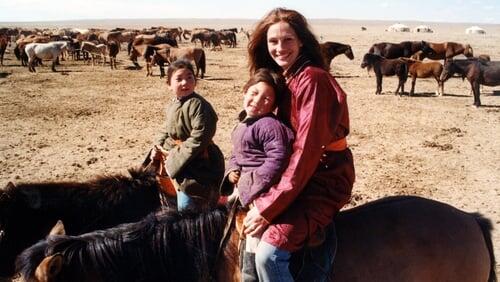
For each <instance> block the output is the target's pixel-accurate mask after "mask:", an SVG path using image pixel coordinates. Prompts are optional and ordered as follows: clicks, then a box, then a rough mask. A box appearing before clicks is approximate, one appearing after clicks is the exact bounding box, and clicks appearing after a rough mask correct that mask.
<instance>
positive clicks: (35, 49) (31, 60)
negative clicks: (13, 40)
mask: <svg viewBox="0 0 500 282" xmlns="http://www.w3.org/2000/svg"><path fill="white" fill-rule="evenodd" d="M67 46H68V42H66V41H53V42H49V43H30V44H27V45H26V47H25V49H24V50H25V51H26V54H27V55H28V68H29V71H30V72H36V70H35V60H36V59H37V58H38V59H41V60H52V71H54V72H55V71H56V68H55V65H56V61H57V58H58V57H59V55H61V53H62V52H63V51H64V50H66V48H67Z"/></svg>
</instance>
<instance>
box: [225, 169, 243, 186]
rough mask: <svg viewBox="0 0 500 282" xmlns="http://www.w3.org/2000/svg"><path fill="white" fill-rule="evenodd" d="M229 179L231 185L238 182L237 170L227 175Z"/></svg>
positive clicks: (238, 172) (238, 174)
mask: <svg viewBox="0 0 500 282" xmlns="http://www.w3.org/2000/svg"><path fill="white" fill-rule="evenodd" d="M227 178H228V179H229V182H231V183H233V184H238V181H239V180H240V171H239V170H233V171H231V172H230V173H229V175H228V176H227Z"/></svg>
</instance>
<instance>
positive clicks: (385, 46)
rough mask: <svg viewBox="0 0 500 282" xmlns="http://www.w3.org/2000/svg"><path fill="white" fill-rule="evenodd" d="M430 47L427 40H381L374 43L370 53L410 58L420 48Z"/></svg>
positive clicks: (388, 57)
mask: <svg viewBox="0 0 500 282" xmlns="http://www.w3.org/2000/svg"><path fill="white" fill-rule="evenodd" d="M426 48H428V44H427V42H425V41H403V42H400V43H389V42H381V43H375V44H373V45H372V46H371V47H370V49H369V50H368V53H370V54H375V55H380V56H382V57H384V58H386V59H396V58H399V57H405V58H409V57H410V56H411V55H413V54H415V53H416V52H418V51H420V50H424V49H426Z"/></svg>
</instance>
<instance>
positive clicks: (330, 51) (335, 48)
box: [319, 41, 354, 66]
mask: <svg viewBox="0 0 500 282" xmlns="http://www.w3.org/2000/svg"><path fill="white" fill-rule="evenodd" d="M319 46H320V48H321V54H322V55H323V59H324V60H325V65H327V66H330V64H331V63H332V60H333V58H335V57H337V56H338V55H340V54H344V55H346V57H347V58H349V60H353V59H354V53H353V52H352V49H351V45H348V44H343V43H338V42H331V41H327V42H325V43H321V44H320V45H319Z"/></svg>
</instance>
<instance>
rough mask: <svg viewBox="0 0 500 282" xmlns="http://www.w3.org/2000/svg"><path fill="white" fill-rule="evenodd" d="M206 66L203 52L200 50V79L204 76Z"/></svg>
mask: <svg viewBox="0 0 500 282" xmlns="http://www.w3.org/2000/svg"><path fill="white" fill-rule="evenodd" d="M206 66H207V63H206V58H205V50H203V49H201V56H200V68H201V78H203V76H204V75H205V68H206Z"/></svg>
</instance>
